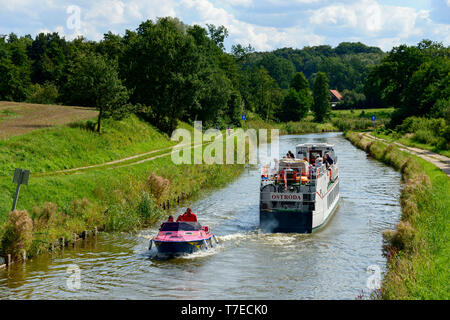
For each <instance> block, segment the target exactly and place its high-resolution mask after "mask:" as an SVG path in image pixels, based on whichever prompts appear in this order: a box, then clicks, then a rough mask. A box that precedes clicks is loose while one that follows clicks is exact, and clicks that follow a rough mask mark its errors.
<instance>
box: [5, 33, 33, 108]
mask: <svg viewBox="0 0 450 320" xmlns="http://www.w3.org/2000/svg"><path fill="white" fill-rule="evenodd" d="M29 42H30V39H29V38H28V37H21V38H17V36H16V35H15V34H13V33H11V34H10V35H9V37H8V41H6V39H5V36H1V37H0V100H15V101H24V100H25V99H26V97H27V96H28V94H29V91H30V86H31V63H30V60H29V59H28V56H27V45H28V44H29Z"/></svg>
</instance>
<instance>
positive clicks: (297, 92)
mask: <svg viewBox="0 0 450 320" xmlns="http://www.w3.org/2000/svg"><path fill="white" fill-rule="evenodd" d="M311 104H312V96H311V92H310V89H309V82H308V80H306V78H305V76H304V74H303V73H302V72H298V73H296V74H295V76H294V78H292V81H291V89H290V90H289V93H288V94H287V95H286V97H285V98H284V100H283V105H282V107H281V110H280V114H279V118H280V120H282V121H299V120H301V119H303V118H304V117H305V116H306V115H307V114H308V111H309V109H310V107H311Z"/></svg>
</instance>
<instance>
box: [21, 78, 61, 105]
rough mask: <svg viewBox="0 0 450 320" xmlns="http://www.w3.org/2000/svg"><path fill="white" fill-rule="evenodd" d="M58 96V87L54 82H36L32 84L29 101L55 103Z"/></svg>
mask: <svg viewBox="0 0 450 320" xmlns="http://www.w3.org/2000/svg"><path fill="white" fill-rule="evenodd" d="M58 97H59V93H58V88H57V87H56V86H55V85H54V84H53V83H50V82H46V83H44V84H43V85H40V84H34V85H33V86H32V90H31V94H30V96H29V98H28V101H29V102H32V103H40V104H54V103H56V101H57V100H58Z"/></svg>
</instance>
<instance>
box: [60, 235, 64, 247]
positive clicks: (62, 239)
mask: <svg viewBox="0 0 450 320" xmlns="http://www.w3.org/2000/svg"><path fill="white" fill-rule="evenodd" d="M60 240H61V247H63V248H64V237H61V239H60Z"/></svg>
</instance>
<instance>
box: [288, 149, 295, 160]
mask: <svg viewBox="0 0 450 320" xmlns="http://www.w3.org/2000/svg"><path fill="white" fill-rule="evenodd" d="M286 156H287V157H288V158H291V159H295V156H294V154H293V153H292V152H291V150H289V151H288V153H287V154H286Z"/></svg>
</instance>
